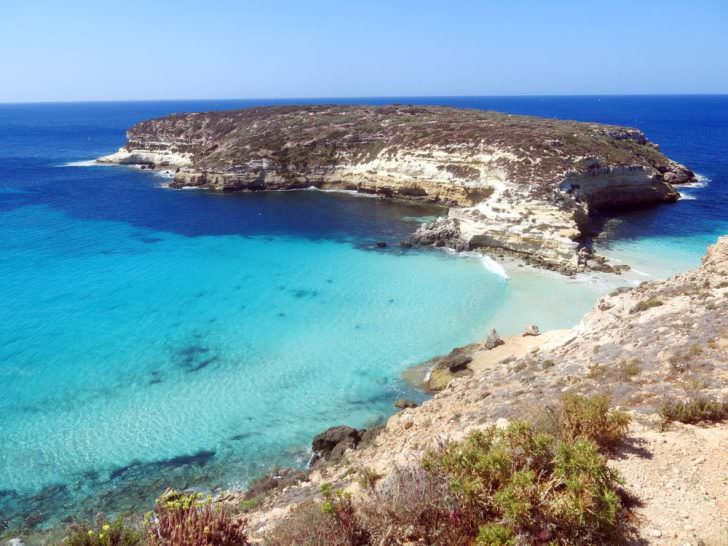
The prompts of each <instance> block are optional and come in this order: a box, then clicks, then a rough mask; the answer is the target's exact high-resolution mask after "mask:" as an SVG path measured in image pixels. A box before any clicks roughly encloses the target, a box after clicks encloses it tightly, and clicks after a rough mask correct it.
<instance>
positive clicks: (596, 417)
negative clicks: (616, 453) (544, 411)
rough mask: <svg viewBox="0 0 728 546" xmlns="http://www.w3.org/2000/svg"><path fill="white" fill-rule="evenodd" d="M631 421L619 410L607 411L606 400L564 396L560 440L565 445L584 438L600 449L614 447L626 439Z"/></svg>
mask: <svg viewBox="0 0 728 546" xmlns="http://www.w3.org/2000/svg"><path fill="white" fill-rule="evenodd" d="M630 421H631V419H630V417H629V415H627V414H626V413H624V412H621V411H610V410H609V398H607V397H606V396H603V395H595V396H592V397H590V398H586V397H584V396H579V395H575V394H567V395H564V396H563V397H562V399H561V408H560V411H559V430H560V435H561V438H562V439H563V440H564V441H567V442H574V441H576V440H578V439H582V438H583V439H587V440H591V441H592V442H594V443H596V444H597V446H599V447H600V448H602V449H612V448H614V447H616V446H617V445H618V444H619V443H620V442H621V441H622V440H623V439H624V437H625V435H626V433H627V429H628V428H629V423H630Z"/></svg>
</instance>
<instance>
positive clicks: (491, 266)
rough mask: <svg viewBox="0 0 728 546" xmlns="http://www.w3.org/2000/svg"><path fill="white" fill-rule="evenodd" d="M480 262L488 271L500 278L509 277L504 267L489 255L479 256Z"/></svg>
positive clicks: (505, 278) (506, 278)
mask: <svg viewBox="0 0 728 546" xmlns="http://www.w3.org/2000/svg"><path fill="white" fill-rule="evenodd" d="M480 262H481V263H482V264H483V267H485V268H486V269H487V270H488V271H490V272H491V273H495V274H496V275H498V276H499V277H501V278H502V279H504V280H508V279H509V278H510V277H509V276H508V273H506V270H505V268H504V267H503V266H502V265H501V264H499V263H498V262H496V261H495V260H494V259H493V258H491V257H490V256H481V257H480Z"/></svg>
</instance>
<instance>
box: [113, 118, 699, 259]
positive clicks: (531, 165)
mask: <svg viewBox="0 0 728 546" xmlns="http://www.w3.org/2000/svg"><path fill="white" fill-rule="evenodd" d="M127 137H128V141H127V143H126V145H125V146H124V147H123V148H121V149H120V150H119V151H118V152H117V153H115V154H112V155H110V156H106V157H104V158H101V159H100V161H105V162H112V163H120V164H138V165H146V166H151V167H153V168H164V169H171V170H174V171H175V175H174V181H173V182H172V184H171V186H172V187H184V186H193V187H201V188H207V189H211V190H217V191H254V190H281V189H295V188H306V187H310V186H316V187H319V188H322V189H348V190H354V191H358V192H362V193H374V194H379V195H382V196H386V197H399V198H404V199H412V200H426V201H432V202H439V203H442V204H445V205H448V206H451V207H453V209H452V211H451V216H452V220H453V224H454V225H455V227H456V228H457V229H458V230H459V231H460V234H461V237H460V239H459V240H458V241H457V244H458V245H460V246H462V247H465V248H475V247H479V246H487V247H495V248H500V249H503V250H505V251H510V252H514V253H517V254H521V255H524V256H530V257H533V258H534V259H535V260H536V261H540V262H543V263H544V264H548V265H551V266H554V267H559V268H566V269H567V270H568V269H569V268H572V269H573V268H574V267H575V266H576V249H577V246H578V243H577V241H578V240H580V239H583V238H584V236H585V235H586V233H587V231H588V230H587V229H586V224H587V223H588V222H587V220H588V214H589V212H590V211H593V210H595V209H599V208H612V207H624V206H633V205H645V204H652V203H662V202H671V201H675V200H676V199H677V198H678V194H677V192H676V191H675V190H674V189H673V187H672V184H677V183H683V182H689V181H691V180H693V179H694V176H693V173H692V172H691V171H689V170H688V169H686V168H685V167H683V166H681V165H679V164H677V163H675V162H673V161H671V160H669V159H668V158H666V157H665V156H664V155H663V154H662V153H660V151H659V150H658V148H657V146H655V145H654V144H651V143H649V142H648V141H647V140H646V138H645V136H644V135H643V134H642V133H641V132H640V131H637V130H635V129H630V128H623V127H615V126H608V125H600V124H592V123H578V122H571V121H559V120H552V119H543V118H535V117H525V116H512V115H507V114H500V113H495V112H485V111H479V110H461V109H452V108H440V107H419V106H382V107H374V106H290V107H266V108H251V109H246V110H237V111H229V112H208V113H192V114H179V115H172V116H167V117H164V118H160V119H154V120H150V121H145V122H142V123H139V124H137V125H135V126H134V127H132V128H131V129H130V130H129V131H128V133H127ZM448 244H450V242H448Z"/></svg>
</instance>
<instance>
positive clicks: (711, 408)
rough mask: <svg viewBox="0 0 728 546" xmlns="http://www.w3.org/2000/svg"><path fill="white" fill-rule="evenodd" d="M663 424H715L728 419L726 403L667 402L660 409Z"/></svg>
mask: <svg viewBox="0 0 728 546" xmlns="http://www.w3.org/2000/svg"><path fill="white" fill-rule="evenodd" d="M660 415H661V416H662V419H663V421H664V422H665V423H669V422H671V421H678V422H680V423H716V422H719V421H724V420H726V419H728V402H717V401H715V400H708V399H707V398H696V399H694V400H689V401H687V402H669V403H667V404H664V405H663V406H662V407H661V408H660Z"/></svg>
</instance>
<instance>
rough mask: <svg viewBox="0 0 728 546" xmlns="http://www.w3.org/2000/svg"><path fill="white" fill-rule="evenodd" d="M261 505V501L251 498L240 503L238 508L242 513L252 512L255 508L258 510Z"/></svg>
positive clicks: (258, 498)
mask: <svg viewBox="0 0 728 546" xmlns="http://www.w3.org/2000/svg"><path fill="white" fill-rule="evenodd" d="M262 503H263V501H262V500H261V498H260V497H253V498H252V499H245V500H242V501H240V504H239V505H238V508H239V509H240V511H241V512H243V513H246V512H252V511H253V510H255V509H256V508H258V507H259V506H260V505H261V504H262Z"/></svg>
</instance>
